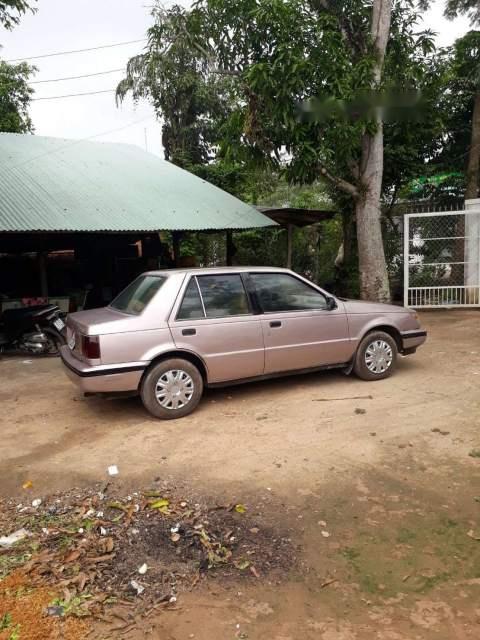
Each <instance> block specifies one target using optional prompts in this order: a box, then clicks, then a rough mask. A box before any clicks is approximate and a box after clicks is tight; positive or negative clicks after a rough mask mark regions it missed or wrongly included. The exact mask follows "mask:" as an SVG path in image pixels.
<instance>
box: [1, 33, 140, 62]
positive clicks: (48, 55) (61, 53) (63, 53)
mask: <svg viewBox="0 0 480 640" xmlns="http://www.w3.org/2000/svg"><path fill="white" fill-rule="evenodd" d="M138 42H146V38H141V39H140V40H127V41H126V42H114V43H113V44H102V45H99V46H98V47H90V48H89V49H72V51H55V52H54V53H44V54H42V55H40V56H26V57H25V58H12V59H10V60H6V61H5V62H21V61H22V60H39V59H40V58H52V57H53V56H67V55H70V54H71V53H85V52H86V51H97V50H98V49H110V48H111V47H122V46H123V45H126V44H136V43H138Z"/></svg>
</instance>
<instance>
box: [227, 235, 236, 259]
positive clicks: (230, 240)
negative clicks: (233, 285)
mask: <svg viewBox="0 0 480 640" xmlns="http://www.w3.org/2000/svg"><path fill="white" fill-rule="evenodd" d="M234 253H235V245H234V244H233V232H232V231H230V230H229V231H227V256H226V258H227V260H226V262H227V267H231V266H232V264H233V256H234Z"/></svg>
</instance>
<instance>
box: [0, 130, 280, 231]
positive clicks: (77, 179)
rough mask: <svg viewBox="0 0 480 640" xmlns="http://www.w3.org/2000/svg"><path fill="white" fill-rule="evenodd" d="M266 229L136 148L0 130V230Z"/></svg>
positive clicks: (234, 202)
mask: <svg viewBox="0 0 480 640" xmlns="http://www.w3.org/2000/svg"><path fill="white" fill-rule="evenodd" d="M272 224H275V223H273V222H272V221H271V220H270V219H269V218H267V217H266V216H264V215H263V214H261V213H260V212H258V211H257V210H256V209H254V208H253V207H251V206H249V205H247V204H245V203H244V202H241V201H240V200H238V199H237V198H234V197H233V196H231V195H230V194H228V193H226V192H225V191H222V190H221V189H218V188H217V187H214V186H213V185H211V184H209V183H208V182H205V181H204V180H201V179H200V178H197V177H196V176H194V175H192V174H191V173H188V172H187V171H183V170H182V169H179V168H178V167H176V166H175V165H172V164H170V163H169V162H166V161H165V160H161V159H160V158H158V157H157V156H154V155H152V154H150V153H147V152H145V151H142V150H141V149H139V148H138V147H135V146H132V145H126V144H112V143H101V142H88V141H84V140H65V139H61V138H45V137H42V136H32V135H22V134H11V133H0V232H2V231H4V232H5V231H7V232H28V231H43V232H52V231H64V232H71V231H84V232H85V231H87V232H88V231H91V232H94V231H104V232H105V231H106V232H109V231H110V232H115V231H124V232H125V231H161V230H164V229H171V230H174V229H176V230H182V229H184V230H202V229H205V230H206V229H249V228H253V227H265V226H270V225H272Z"/></svg>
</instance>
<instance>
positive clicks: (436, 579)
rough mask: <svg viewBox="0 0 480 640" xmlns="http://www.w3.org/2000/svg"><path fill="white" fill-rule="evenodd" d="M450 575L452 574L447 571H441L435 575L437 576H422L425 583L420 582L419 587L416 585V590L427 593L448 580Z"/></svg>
mask: <svg viewBox="0 0 480 640" xmlns="http://www.w3.org/2000/svg"><path fill="white" fill-rule="evenodd" d="M450 577H451V576H450V574H449V573H446V572H444V573H439V574H438V575H435V576H421V579H422V580H423V584H420V585H418V586H417V587H415V588H414V591H416V592H417V593H427V592H428V591H431V590H432V589H433V588H434V587H436V586H437V585H439V584H442V583H443V582H448V580H449V579H450Z"/></svg>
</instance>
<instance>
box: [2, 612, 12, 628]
mask: <svg viewBox="0 0 480 640" xmlns="http://www.w3.org/2000/svg"><path fill="white" fill-rule="evenodd" d="M11 624H12V616H11V615H10V614H9V613H8V611H7V613H4V614H3V616H2V617H1V618H0V631H5V629H8V627H9V626H10V625H11Z"/></svg>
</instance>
